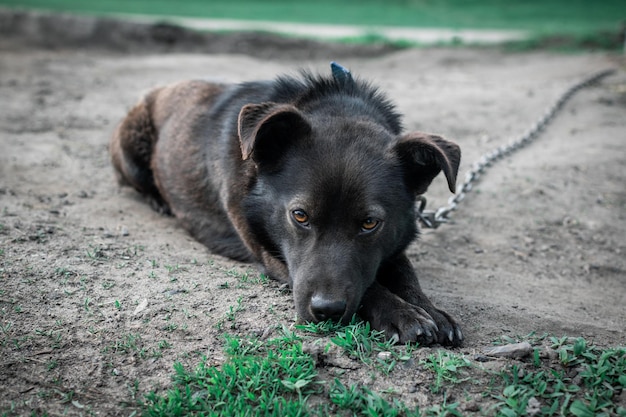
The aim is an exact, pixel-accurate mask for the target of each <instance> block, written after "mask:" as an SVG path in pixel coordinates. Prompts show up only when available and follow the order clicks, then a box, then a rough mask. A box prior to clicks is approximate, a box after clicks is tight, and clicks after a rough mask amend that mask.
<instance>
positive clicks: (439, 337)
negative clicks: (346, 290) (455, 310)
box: [359, 293, 463, 346]
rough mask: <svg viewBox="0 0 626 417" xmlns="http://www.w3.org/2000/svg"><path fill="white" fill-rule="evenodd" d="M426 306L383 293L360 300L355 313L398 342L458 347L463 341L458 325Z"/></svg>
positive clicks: (445, 314)
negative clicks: (361, 302) (360, 303)
mask: <svg viewBox="0 0 626 417" xmlns="http://www.w3.org/2000/svg"><path fill="white" fill-rule="evenodd" d="M428 307H429V310H430V311H427V310H425V309H423V308H421V307H419V306H416V305H413V304H410V303H408V302H407V301H405V300H403V299H401V298H400V297H398V296H396V295H395V294H391V293H387V294H386V296H385V297H377V298H373V299H371V300H370V301H369V302H367V303H364V304H363V306H362V307H361V310H360V311H359V313H360V315H361V317H362V318H363V319H365V320H367V321H369V322H370V324H371V325H372V327H373V328H374V329H376V330H380V331H383V332H384V333H385V335H386V337H387V338H388V339H390V340H395V341H397V342H399V343H410V342H417V343H419V344H421V345H432V344H434V343H439V344H441V345H451V346H459V345H460V344H461V342H462V341H463V332H462V331H461V328H460V327H459V325H458V324H457V323H456V322H455V321H454V319H452V317H450V316H449V315H448V314H447V313H445V312H443V311H441V310H437V309H436V308H434V307H432V306H428Z"/></svg>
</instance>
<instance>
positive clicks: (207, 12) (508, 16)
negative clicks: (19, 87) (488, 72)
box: [0, 0, 624, 34]
mask: <svg viewBox="0 0 626 417" xmlns="http://www.w3.org/2000/svg"><path fill="white" fill-rule="evenodd" d="M0 4H3V5H6V6H19V7H31V8H40V9H47V10H53V11H76V12H82V13H95V14H102V13H138V14H151V15H162V16H191V17H207V18H217V19H224V18H228V19H248V20H271V21H286V22H304V23H332V24H356V25H366V26H367V25H370V26H380V25H387V26H408V27H449V28H490V29H523V30H530V31H533V32H537V33H544V34H545V33H589V32H593V31H598V30H602V29H615V28H617V27H618V26H619V24H620V19H623V18H624V6H623V1H621V0H604V1H601V2H593V1H590V0H570V1H565V0H526V1H509V2H504V3H503V2H502V1H501V0H439V1H424V0H415V1H406V0H386V1H383V0H344V1H342V2H336V1H333V0H319V1H315V2H311V1H306V0H274V1H256V0H231V1H226V0H213V1H211V2H208V3H207V2H205V1H203V0H183V1H178V2H169V1H166V0H135V1H132V2H128V1H124V0H108V1H100V2H85V1H80V0H0Z"/></svg>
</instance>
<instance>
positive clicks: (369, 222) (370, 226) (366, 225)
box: [361, 217, 380, 232]
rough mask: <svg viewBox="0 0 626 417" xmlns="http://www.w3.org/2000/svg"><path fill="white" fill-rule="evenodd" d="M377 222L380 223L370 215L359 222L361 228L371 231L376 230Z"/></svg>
mask: <svg viewBox="0 0 626 417" xmlns="http://www.w3.org/2000/svg"><path fill="white" fill-rule="evenodd" d="M379 224H380V220H377V219H374V218H372V217H368V218H367V219H365V220H364V221H363V223H362V224H361V230H362V231H364V232H371V231H374V230H376V228H377V227H378V225H379Z"/></svg>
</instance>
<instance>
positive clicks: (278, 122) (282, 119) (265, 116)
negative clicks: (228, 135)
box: [238, 102, 311, 166]
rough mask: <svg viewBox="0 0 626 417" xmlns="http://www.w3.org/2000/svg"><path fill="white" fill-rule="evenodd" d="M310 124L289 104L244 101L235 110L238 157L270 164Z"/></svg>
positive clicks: (306, 129)
mask: <svg viewBox="0 0 626 417" xmlns="http://www.w3.org/2000/svg"><path fill="white" fill-rule="evenodd" d="M310 131H311V125H310V123H309V122H308V121H307V120H306V118H305V117H304V115H303V114H302V113H300V111H299V110H298V109H296V108H295V107H294V106H291V105H289V104H278V103H272V102H268V103H261V104H246V105H245V106H243V108H242V109H241V111H240V112H239V120H238V133H239V142H240V145H241V157H242V158H243V159H244V160H246V159H248V158H250V157H252V159H253V160H254V161H255V162H256V163H257V164H261V165H263V164H266V165H269V166H271V165H274V164H275V163H276V162H278V161H279V159H280V158H281V157H282V156H283V154H284V153H285V151H286V150H287V149H288V148H289V146H290V145H291V144H293V143H294V142H295V141H296V140H298V139H299V138H301V137H302V136H305V135H307V134H308V133H309V132H310Z"/></svg>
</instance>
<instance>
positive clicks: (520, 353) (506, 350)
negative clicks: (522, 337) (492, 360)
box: [483, 342, 533, 358]
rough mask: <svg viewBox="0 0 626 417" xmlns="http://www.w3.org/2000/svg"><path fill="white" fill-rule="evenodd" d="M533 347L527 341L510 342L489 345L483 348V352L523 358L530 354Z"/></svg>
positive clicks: (498, 355) (488, 354)
mask: <svg viewBox="0 0 626 417" xmlns="http://www.w3.org/2000/svg"><path fill="white" fill-rule="evenodd" d="M532 351H533V347H532V346H531V345H530V343H528V342H521V343H511V344H508V345H502V346H489V347H486V348H483V353H484V354H485V355H487V356H495V357H503V358H523V357H525V356H528V355H530V353H531V352H532Z"/></svg>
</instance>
